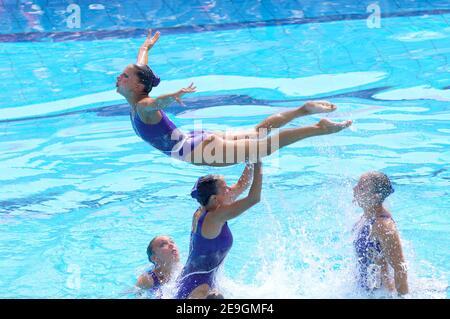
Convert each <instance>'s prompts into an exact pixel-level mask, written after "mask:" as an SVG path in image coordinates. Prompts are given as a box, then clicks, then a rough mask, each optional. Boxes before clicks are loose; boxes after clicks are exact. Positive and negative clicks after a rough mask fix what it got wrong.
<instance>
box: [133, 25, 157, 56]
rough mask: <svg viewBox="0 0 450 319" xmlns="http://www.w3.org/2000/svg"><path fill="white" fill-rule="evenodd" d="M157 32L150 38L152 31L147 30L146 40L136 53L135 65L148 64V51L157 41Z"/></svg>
mask: <svg viewBox="0 0 450 319" xmlns="http://www.w3.org/2000/svg"><path fill="white" fill-rule="evenodd" d="M159 34H160V33H159V31H157V32H156V33H155V35H154V36H152V29H150V30H148V35H147V39H145V41H144V44H142V45H141V47H140V48H139V52H138V57H137V61H136V63H137V64H142V65H147V64H148V51H149V50H150V49H151V48H152V47H153V46H154V45H155V43H156V41H158V39H159Z"/></svg>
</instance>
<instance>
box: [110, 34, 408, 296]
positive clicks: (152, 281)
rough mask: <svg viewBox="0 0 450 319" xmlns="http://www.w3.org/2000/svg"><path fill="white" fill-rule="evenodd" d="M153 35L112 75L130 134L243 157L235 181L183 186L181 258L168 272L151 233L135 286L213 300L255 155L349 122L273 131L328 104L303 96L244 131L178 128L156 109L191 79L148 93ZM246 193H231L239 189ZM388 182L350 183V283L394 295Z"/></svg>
mask: <svg viewBox="0 0 450 319" xmlns="http://www.w3.org/2000/svg"><path fill="white" fill-rule="evenodd" d="M159 37H160V33H159V32H156V33H155V34H154V35H152V32H151V30H150V32H149V34H148V36H147V38H146V40H145V41H144V43H143V45H142V46H141V47H140V49H139V54H138V58H137V62H136V63H135V64H130V65H128V66H127V67H126V68H125V70H124V71H123V72H122V74H120V76H119V77H118V78H117V83H116V86H117V92H118V93H120V94H121V95H122V96H123V97H125V98H126V100H127V101H128V103H129V104H130V106H131V110H130V119H131V123H132V126H133V129H134V131H135V132H136V134H137V135H138V136H139V137H141V138H142V139H143V140H144V141H146V142H148V143H149V144H151V145H152V146H153V147H155V148H156V149H158V150H160V151H161V152H163V153H164V154H166V155H168V156H170V157H173V158H175V159H178V160H181V161H185V162H189V163H192V164H194V165H208V166H216V167H218V166H229V165H234V164H238V163H244V162H245V163H246V166H245V169H244V171H243V173H242V175H241V177H240V178H239V180H238V181H237V182H236V183H235V184H233V185H228V184H227V182H226V181H225V179H224V178H223V176H220V175H206V176H202V177H200V178H199V179H198V180H197V182H196V183H195V185H194V187H193V188H192V191H191V196H192V198H193V199H195V200H196V201H197V202H198V204H199V207H198V209H197V210H196V212H195V213H194V216H193V221H192V226H191V227H192V228H191V240H190V249H189V256H188V259H187V261H186V264H185V265H184V267H183V269H182V271H181V274H179V275H178V276H177V277H176V278H174V276H176V274H175V273H176V271H175V270H176V269H177V268H178V267H177V266H178V265H179V262H180V256H179V250H178V247H177V245H176V244H175V242H174V241H173V240H172V239H171V238H170V237H169V236H156V237H154V238H153V239H152V240H151V241H150V243H149V245H148V247H147V256H148V260H149V261H150V262H151V263H152V264H153V266H154V267H153V268H152V269H151V270H149V271H147V272H145V273H143V274H142V275H140V276H139V278H138V280H137V283H136V286H137V287H139V288H141V289H145V290H147V291H150V292H151V293H152V294H153V295H154V296H156V297H162V289H161V287H162V286H163V285H164V284H166V283H168V282H169V281H171V280H172V279H175V280H176V283H177V285H176V286H177V293H176V296H175V298H177V299H214V298H223V297H224V296H223V295H222V294H221V293H220V291H218V290H217V283H216V280H215V279H216V273H217V270H218V268H219V266H220V265H221V264H222V263H223V261H224V259H225V258H226V256H227V254H228V252H229V251H230V249H231V246H232V244H233V236H232V233H231V230H230V228H229V227H228V223H227V222H228V220H230V219H233V218H236V217H238V216H239V215H241V214H243V213H244V212H245V211H247V210H248V209H249V208H250V207H252V206H254V205H256V204H257V203H258V202H259V201H260V198H261V188H262V178H263V172H262V158H263V157H265V156H268V155H270V154H273V153H274V152H276V151H278V150H279V149H281V148H282V147H284V146H287V145H290V144H292V143H295V142H297V141H299V140H302V139H304V138H308V137H313V136H318V135H326V134H333V133H337V132H339V131H341V130H343V129H345V128H347V127H349V126H350V125H351V124H352V121H350V120H347V121H343V122H340V123H336V122H332V121H329V120H327V119H321V120H320V121H319V122H318V123H317V124H314V125H310V126H306V127H296V128H289V129H280V130H278V129H279V128H281V127H283V126H284V125H285V124H287V123H289V122H290V121H292V120H293V119H295V118H298V117H301V116H307V115H311V114H317V113H329V112H333V111H335V110H336V106H335V105H334V104H333V103H330V102H327V101H309V102H306V103H305V104H304V105H302V106H301V107H297V108H294V109H291V110H288V111H285V112H282V113H277V114H274V115H271V116H269V117H267V118H266V119H265V120H263V121H262V122H261V123H259V124H258V125H256V126H255V127H254V128H253V129H252V130H239V131H234V132H231V133H230V132H226V133H224V132H213V131H204V130H197V131H192V132H189V133H186V132H183V131H181V130H180V129H178V128H177V127H176V125H175V124H174V123H173V122H172V121H171V120H170V119H169V118H168V117H167V115H166V113H165V112H164V109H165V108H167V107H168V106H170V105H171V104H172V103H173V102H175V101H176V102H178V103H180V104H182V100H181V98H182V96H183V95H185V94H188V93H193V92H195V91H196V88H195V86H194V85H193V84H191V85H189V86H188V87H186V88H182V89H181V90H179V91H177V92H175V93H171V94H165V95H161V96H159V97H157V98H152V97H150V96H149V93H150V91H151V90H152V88H153V87H156V86H158V84H159V82H160V78H159V77H158V76H157V75H156V74H155V73H154V72H153V71H152V69H151V68H150V67H149V66H148V52H149V50H150V49H151V48H152V47H153V46H154V44H155V43H156V42H157V41H158V39H159ZM249 186H250V190H249V192H248V194H247V196H245V197H243V198H241V199H238V198H239V196H240V195H241V194H243V193H244V192H245V191H246V190H247V188H248V187H249ZM393 192H394V188H393V186H392V184H391V181H390V180H389V178H388V176H386V175H385V174H384V173H382V172H368V173H365V174H363V175H362V176H361V177H360V179H359V181H358V183H357V185H356V186H355V187H354V188H353V194H354V201H355V202H356V203H357V204H358V205H359V206H360V207H361V208H362V209H363V211H364V213H363V215H362V216H361V219H360V220H359V222H357V223H356V224H355V226H354V229H353V232H354V236H355V239H354V242H353V244H354V249H355V253H356V256H357V269H358V276H357V282H358V285H359V286H360V287H361V288H362V289H364V290H367V291H369V292H371V291H375V290H378V289H386V290H388V291H391V292H397V293H398V294H399V295H404V294H407V293H408V280H407V268H406V266H405V260H404V257H403V252H402V246H401V241H400V237H399V234H398V231H397V228H396V225H395V222H394V220H393V218H392V215H391V214H390V212H389V211H388V210H387V209H386V208H385V207H384V206H383V202H384V201H385V199H386V198H387V197H388V196H389V195H391V194H392V193H393Z"/></svg>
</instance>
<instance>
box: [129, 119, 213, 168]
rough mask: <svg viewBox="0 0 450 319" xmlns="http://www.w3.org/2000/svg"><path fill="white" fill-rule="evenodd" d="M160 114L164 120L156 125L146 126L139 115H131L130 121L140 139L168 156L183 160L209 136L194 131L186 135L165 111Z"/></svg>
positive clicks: (205, 133)
mask: <svg viewBox="0 0 450 319" xmlns="http://www.w3.org/2000/svg"><path fill="white" fill-rule="evenodd" d="M159 112H160V113H161V116H162V118H161V120H160V121H159V122H158V123H156V124H145V123H144V122H143V121H142V120H141V119H140V117H139V115H138V114H137V113H136V114H135V115H134V116H133V115H132V114H131V113H130V119H131V123H132V125H133V129H134V131H135V132H136V134H137V135H138V136H139V137H140V138H142V139H143V140H144V141H146V142H147V143H149V144H150V145H152V146H153V147H154V148H156V149H158V150H160V151H161V152H163V153H164V154H166V155H168V156H172V157H175V158H178V159H181V160H182V159H183V158H184V156H185V155H187V154H189V153H190V152H192V151H193V150H194V148H195V147H196V146H197V145H199V144H200V143H201V142H202V141H203V140H204V139H205V138H206V137H207V136H208V133H207V132H205V131H192V132H190V133H189V134H185V133H183V132H182V131H181V130H179V129H178V128H177V127H176V125H175V124H174V123H173V122H172V121H171V120H170V119H169V118H168V117H167V115H166V113H164V111H162V110H160V111H159Z"/></svg>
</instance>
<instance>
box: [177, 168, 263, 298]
mask: <svg viewBox="0 0 450 319" xmlns="http://www.w3.org/2000/svg"><path fill="white" fill-rule="evenodd" d="M250 173H251V168H250V167H249V166H247V167H246V169H245V170H244V173H243V174H242V176H241V178H240V179H239V181H238V183H236V184H235V185H233V186H231V187H229V186H227V183H226V182H225V180H224V179H223V177H222V176H216V175H207V176H203V177H201V178H199V179H198V181H197V183H196V184H195V186H194V188H193V189H192V192H191V196H192V197H193V198H195V199H196V200H197V201H198V203H199V204H200V207H199V208H198V210H197V211H196V212H195V214H194V217H193V221H192V232H191V247H190V253H189V257H188V260H187V262H186V265H185V266H184V268H183V271H182V273H181V275H180V277H179V278H178V279H177V282H178V292H177V295H176V298H177V299H186V298H189V299H205V298H208V299H222V298H223V295H222V294H220V293H219V292H217V290H216V289H217V284H216V273H217V270H218V268H219V267H220V266H221V265H222V263H223V261H224V260H225V257H226V256H227V254H228V252H229V250H230V249H231V246H232V244H233V235H232V234H231V230H230V228H229V227H228V223H227V222H228V220H230V219H232V218H235V217H238V216H239V215H241V214H242V213H244V212H245V211H246V210H248V209H249V208H250V207H252V206H253V205H256V204H257V203H258V202H259V201H260V196H261V187H262V169H261V163H256V164H254V169H253V182H252V186H251V188H250V191H249V193H248V195H247V196H246V197H245V198H243V199H240V200H236V198H237V197H238V196H239V195H240V194H241V193H242V192H243V191H244V190H245V188H246V185H247V182H246V181H248V180H249V176H248V175H249V174H250Z"/></svg>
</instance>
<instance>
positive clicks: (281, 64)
mask: <svg viewBox="0 0 450 319" xmlns="http://www.w3.org/2000/svg"><path fill="white" fill-rule="evenodd" d="M19 3H20V4H19ZM69 3H70V1H54V2H47V1H42V2H41V3H40V2H39V1H35V2H34V3H33V2H31V1H28V2H27V1H9V0H7V1H3V2H0V21H3V22H2V23H1V24H0V26H1V32H0V41H1V43H0V71H1V72H0V74H2V80H1V81H0V274H1V275H0V298H40V297H42V298H135V295H134V294H132V293H129V292H127V291H128V290H129V288H130V287H132V286H133V284H134V281H135V279H136V277H137V275H138V274H139V273H140V272H141V271H142V270H143V269H145V268H146V267H148V264H147V260H146V254H145V249H146V247H147V244H148V242H149V240H150V239H151V238H152V237H153V236H155V235H157V234H169V235H171V236H172V237H173V238H174V239H175V241H176V242H177V244H178V246H179V247H180V251H181V256H182V261H184V260H185V259H186V257H187V253H188V247H189V232H190V225H191V218H192V214H193V212H194V210H195V209H196V204H195V202H194V201H193V200H192V199H191V198H190V196H189V192H190V189H191V187H192V185H193V184H194V182H195V180H196V179H197V178H198V177H199V176H201V175H204V174H208V173H218V174H222V175H224V176H225V177H226V179H227V180H228V181H229V182H232V181H235V180H236V179H237V178H238V177H239V174H240V172H241V171H242V169H243V165H237V166H233V167H228V168H221V169H213V168H207V167H197V166H193V165H190V164H186V163H182V162H177V161H175V160H172V159H170V158H168V157H166V156H165V155H163V154H161V153H160V152H159V151H156V150H155V149H153V148H151V147H150V146H149V145H147V144H146V143H144V142H143V141H142V140H140V139H139V138H138V137H137V136H136V135H135V134H134V132H133V130H132V128H131V124H130V122H129V117H128V108H127V106H126V105H125V104H124V103H125V101H124V100H123V99H122V98H121V96H119V95H118V94H117V93H115V89H114V86H115V78H116V76H117V75H118V74H119V73H120V72H121V71H122V69H123V67H124V66H126V65H127V64H128V63H132V62H133V61H134V60H135V57H136V54H137V49H138V47H139V45H140V44H141V42H142V41H143V35H144V34H145V30H144V29H143V28H146V27H149V26H150V27H157V28H160V29H161V32H162V36H161V38H160V40H159V42H158V44H157V45H156V46H155V47H154V48H153V50H152V51H151V53H150V65H151V66H152V67H153V68H154V70H155V71H156V72H157V73H158V74H159V75H160V76H161V78H162V82H161V85H160V86H159V87H158V88H157V89H155V90H154V91H153V92H152V94H153V95H158V94H160V93H166V92H172V91H174V90H177V89H179V88H181V87H184V86H186V85H188V84H189V83H190V82H194V83H195V84H196V86H197V88H198V93H196V94H194V95H191V96H188V97H186V99H185V100H184V101H185V103H186V104H187V106H186V107H180V106H177V105H174V107H173V108H171V109H168V114H169V116H170V117H171V118H172V119H173V120H174V122H175V123H176V124H177V125H179V126H180V127H181V128H183V129H187V130H188V129H191V128H193V126H194V122H196V121H197V122H198V121H200V120H201V121H202V123H203V127H204V128H207V129H213V130H219V129H220V130H225V129H230V128H237V127H242V126H245V127H251V126H252V125H255V124H256V123H258V122H259V121H261V120H262V119H263V118H264V117H266V116H267V115H269V114H272V113H274V112H277V111H280V110H283V109H285V108H289V107H294V106H297V105H300V104H301V103H302V102H303V101H304V100H307V99H319V98H320V99H328V100H330V101H333V102H334V103H336V104H337V105H338V107H339V109H338V111H337V112H336V113H333V114H330V115H328V117H329V118H330V119H336V120H341V119H347V118H351V119H353V120H354V125H353V126H352V128H351V129H349V130H346V131H343V132H341V133H339V134H336V135H332V136H322V137H316V138H311V139H308V140H304V141H301V142H298V143H295V144H293V145H291V146H289V147H287V148H285V149H283V150H281V151H280V152H279V153H278V154H274V155H272V156H271V157H269V158H267V159H266V160H265V161H264V169H265V176H264V185H263V195H262V201H261V203H260V204H258V205H257V206H255V207H254V208H252V209H250V210H249V211H248V212H246V213H245V214H244V215H243V216H242V217H239V218H238V219H236V220H233V221H231V222H230V227H231V229H232V231H233V234H234V238H235V242H234V246H233V248H232V250H231V252H230V253H229V255H228V257H227V260H226V262H225V265H224V269H223V271H222V273H221V274H220V283H221V287H222V290H223V293H224V294H225V295H226V296H227V297H230V298H365V297H375V298H378V297H386V296H384V295H382V294H380V295H375V296H366V295H364V294H362V293H361V292H359V291H357V290H356V288H355V282H354V276H353V274H354V273H353V272H354V264H355V257H354V255H353V249H352V237H351V228H352V226H353V224H354V223H355V222H356V221H357V220H358V217H359V216H360V214H361V210H360V209H359V208H357V207H355V206H354V205H353V204H352V186H353V185H354V184H355V182H356V180H357V179H358V177H359V176H360V175H361V174H362V173H363V172H365V171H369V170H382V171H383V172H385V173H387V174H388V175H389V176H390V177H391V178H392V180H393V182H394V186H395V189H396V192H395V193H394V194H393V195H392V196H391V197H390V199H389V201H388V207H389V208H390V210H391V211H392V214H393V216H394V219H395V220H396V223H397V225H398V228H399V230H400V234H401V238H402V242H403V245H404V250H405V255H406V259H407V262H408V266H409V276H410V290H411V294H410V296H411V297H412V298H448V297H449V293H448V282H449V271H450V267H449V262H450V251H449V247H450V236H449V233H450V196H449V189H450V188H449V186H450V172H449V169H450V166H449V162H450V77H449V72H450V25H449V21H450V5H449V4H448V2H447V1H379V2H378V3H379V5H380V9H381V16H382V18H381V26H380V28H369V27H368V22H367V17H368V16H369V15H370V13H368V12H367V11H366V8H367V6H369V5H370V4H371V3H372V2H370V1H366V2H364V1H361V2H359V3H358V4H353V3H352V2H351V1H340V2H339V3H337V2H333V1H330V2H327V3H324V4H320V5H319V4H315V5H314V2H313V1H284V2H275V1H274V2H271V1H260V2H253V1H251V2H247V1H218V2H214V1H196V2H193V4H191V6H190V7H189V6H187V5H183V4H181V3H178V2H176V1H173V2H163V1H161V2H158V1H154V2H153V1H152V2H151V3H152V4H151V5H150V4H146V5H142V4H139V3H138V2H135V1H120V2H119V1H108V2H106V1H96V2H95V3H94V1H92V2H88V1H80V7H81V13H82V16H81V17H82V21H81V25H80V28H79V29H71V28H68V27H67V25H66V24H65V22H64V17H67V15H68V13H67V12H66V11H65V8H66V7H67V5H68V4H69ZM149 3H150V2H149ZM139 5H141V7H139ZM102 7H103V8H102ZM318 119H319V117H318V116H314V117H310V118H301V119H298V120H295V121H294V122H293V123H291V124H289V126H290V127H291V126H298V125H306V124H310V123H314V122H315V121H317V120H318ZM166 293H167V294H166V297H170V293H171V290H170V286H169V288H168V289H167V291H166Z"/></svg>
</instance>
